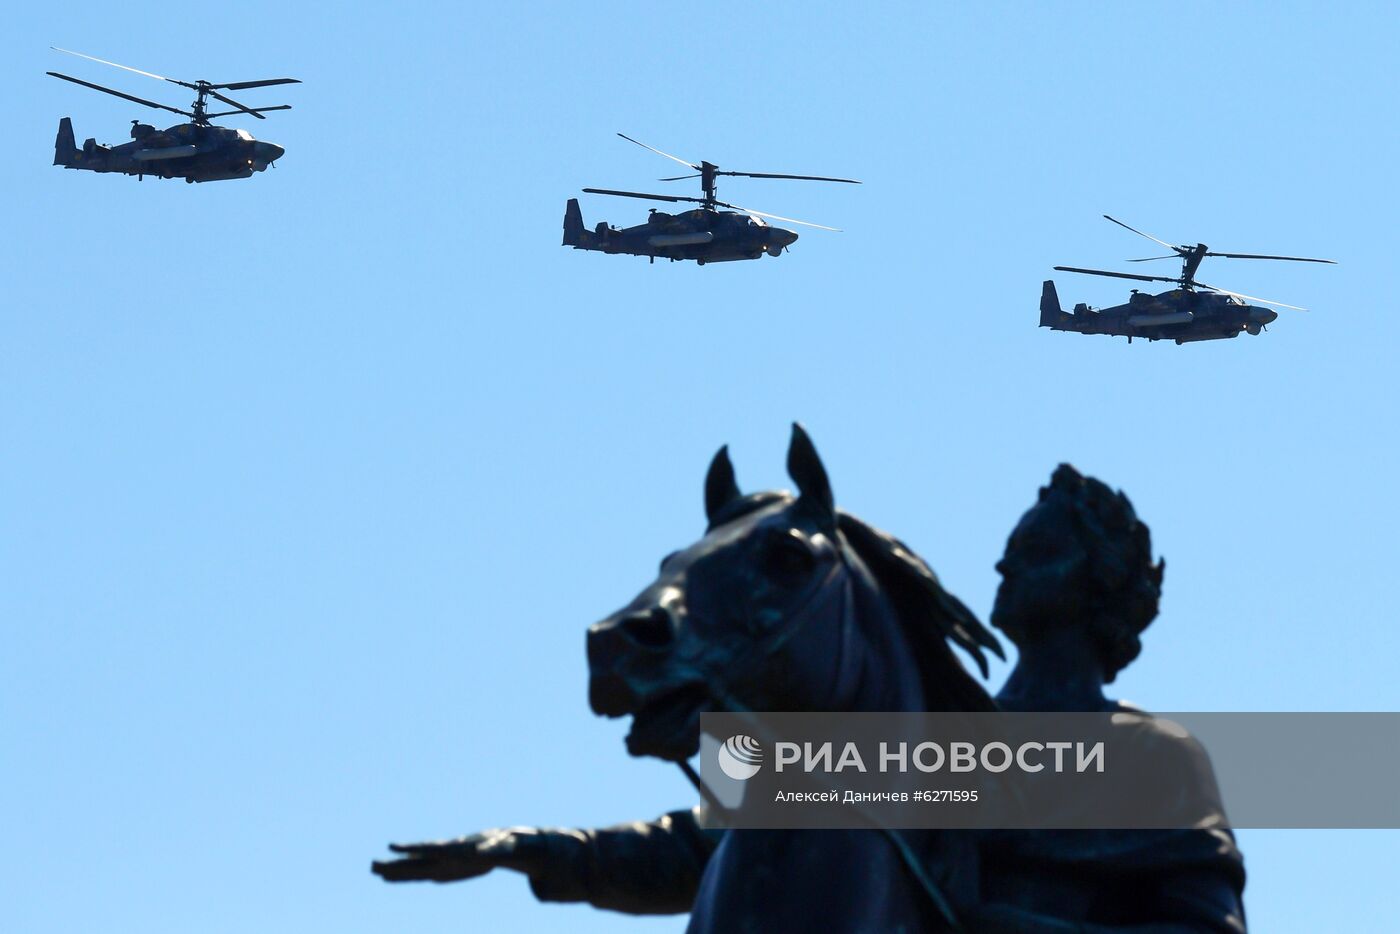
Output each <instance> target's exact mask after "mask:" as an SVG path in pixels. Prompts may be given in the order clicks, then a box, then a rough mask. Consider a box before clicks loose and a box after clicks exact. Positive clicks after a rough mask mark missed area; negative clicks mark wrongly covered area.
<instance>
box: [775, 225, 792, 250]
mask: <svg viewBox="0 0 1400 934" xmlns="http://www.w3.org/2000/svg"><path fill="white" fill-rule="evenodd" d="M773 239H774V240H776V241H777V242H778V245H779V246H789V245H791V244H793V243H796V242H797V234H796V233H794V232H793V231H791V230H784V229H783V228H781V227H774V228H773Z"/></svg>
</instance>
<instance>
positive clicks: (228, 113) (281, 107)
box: [205, 104, 292, 120]
mask: <svg viewBox="0 0 1400 934" xmlns="http://www.w3.org/2000/svg"><path fill="white" fill-rule="evenodd" d="M291 109H292V105H291V104H278V105H277V106H276V107H254V108H252V109H251V111H249V112H250V113H254V114H265V113H267V112H268V111H269V110H291ZM242 112H243V111H241V110H225V111H222V112H220V113H216V114H205V119H206V120H213V119H214V118H215V117H231V116H233V115H234V114H237V113H242Z"/></svg>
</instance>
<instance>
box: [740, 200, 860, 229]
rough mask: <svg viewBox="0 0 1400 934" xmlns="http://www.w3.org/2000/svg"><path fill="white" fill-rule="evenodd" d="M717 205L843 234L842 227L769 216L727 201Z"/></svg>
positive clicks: (774, 215) (793, 218)
mask: <svg viewBox="0 0 1400 934" xmlns="http://www.w3.org/2000/svg"><path fill="white" fill-rule="evenodd" d="M715 204H717V205H719V206H720V207H722V208H733V209H734V210H736V211H743V212H744V213H745V214H757V215H758V216H759V217H767V218H771V219H772V220H775V221H786V222H787V223H789V224H801V225H802V226H803V227H816V228H817V229H819V230H830V231H834V232H835V233H840V232H841V228H840V227H828V226H826V225H825V224H814V223H812V222H811V221H800V220H798V219H797V218H795V217H783V216H782V215H781V214H769V213H767V212H765V211H755V210H754V209H753V208H744V207H740V206H739V205H737V204H729V203H728V202H725V201H716V202H715Z"/></svg>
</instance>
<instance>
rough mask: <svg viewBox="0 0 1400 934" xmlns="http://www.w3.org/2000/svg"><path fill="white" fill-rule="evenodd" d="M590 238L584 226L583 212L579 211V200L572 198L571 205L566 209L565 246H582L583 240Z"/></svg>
mask: <svg viewBox="0 0 1400 934" xmlns="http://www.w3.org/2000/svg"><path fill="white" fill-rule="evenodd" d="M587 236H588V231H587V229H586V228H585V227H584V226H583V212H582V211H580V210H579V206H578V199H577V198H570V199H569V205H568V207H566V208H565V209H564V243H563V245H564V246H572V247H577V246H582V245H583V240H584V238H585V237H587Z"/></svg>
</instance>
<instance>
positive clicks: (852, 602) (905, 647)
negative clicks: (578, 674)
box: [588, 424, 1001, 761]
mask: <svg viewBox="0 0 1400 934" xmlns="http://www.w3.org/2000/svg"><path fill="white" fill-rule="evenodd" d="M787 468H788V473H789V475H790V476H791V477H792V479H793V480H794V481H795V482H796V484H797V489H798V492H797V494H796V495H794V494H791V493H785V492H762V493H752V494H749V495H744V494H742V493H741V492H740V490H739V486H738V484H737V482H736V481H735V476H734V468H733V465H732V464H731V463H730V460H729V454H728V450H727V449H726V448H720V450H719V452H718V453H717V454H716V455H715V457H714V459H713V461H711V463H710V469H709V473H708V475H707V477H706V479H705V513H706V516H707V518H708V522H709V525H708V528H707V530H706V533H705V536H704V537H703V538H701V539H700V540H699V541H698V542H696V543H694V544H693V545H691V546H690V547H688V548H685V549H682V550H680V551H677V552H674V553H673V554H671V555H669V556H668V557H667V558H666V559H665V560H664V561H662V562H661V568H660V573H659V574H658V576H657V578H656V580H655V581H653V582H652V584H651V585H650V586H648V587H647V588H646V589H645V590H643V591H642V592H641V593H640V594H638V596H637V598H636V599H635V600H633V601H632V602H631V603H629V604H628V605H627V606H626V607H624V608H623V609H621V610H619V611H618V612H617V613H614V614H613V615H611V616H609V617H608V618H607V619H605V620H603V621H602V622H600V623H597V624H596V625H594V626H593V627H592V628H591V629H590V630H589V632H588V664H589V672H590V680H589V700H590V703H591V704H592V707H593V709H594V711H595V712H597V713H599V714H603V715H606V716H610V717H620V716H625V715H627V714H631V715H632V717H633V725H632V729H631V732H630V734H629V735H628V738H627V745H628V750H629V751H630V752H631V753H632V754H633V755H652V756H657V757H659V758H663V759H670V760H673V761H681V760H684V759H686V758H688V757H690V756H691V755H693V754H694V753H695V752H696V750H697V748H698V744H699V715H700V714H701V713H702V712H704V711H706V710H719V711H735V712H738V711H743V710H789V711H797V710H811V711H823V710H830V711H838V710H840V711H847V710H849V711H859V710H869V711H896V710H959V711H961V710H972V711H977V710H992V709H994V705H993V703H992V701H991V699H990V698H989V697H988V696H987V694H986V692H985V691H984V690H983V689H982V688H981V686H980V685H979V684H978V683H977V682H976V681H974V680H973V679H972V678H971V677H970V676H969V675H968V673H967V672H966V671H965V670H964V669H963V667H962V666H961V665H960V664H959V663H958V661H957V659H956V657H955V656H954V655H953V652H952V650H951V649H950V648H949V642H950V641H951V642H952V643H954V644H956V645H958V646H959V647H961V648H962V649H964V650H966V651H967V652H968V653H969V654H970V655H971V656H972V658H973V659H974V660H975V661H976V663H977V665H978V667H979V668H980V669H981V670H982V672H983V675H984V676H985V674H986V670H987V669H986V666H987V662H986V657H985V655H984V654H983V650H984V649H986V650H990V651H992V652H995V653H996V654H997V655H1001V647H1000V645H999V644H998V643H997V640H996V637H995V636H993V635H992V634H991V632H989V631H988V630H987V629H986V628H985V627H984V626H983V625H982V624H981V623H980V622H978V620H977V619H976V617H974V616H973V615H972V612H971V611H970V610H968V609H967V607H966V606H964V605H963V604H962V603H961V602H960V601H959V600H958V599H957V598H956V597H954V596H953V595H952V594H950V593H948V592H947V591H946V590H944V589H943V587H942V585H941V584H940V583H939V581H938V577H937V576H936V575H935V574H934V573H933V571H932V570H931V569H930V568H929V566H928V565H927V564H926V563H925V562H924V561H923V560H922V559H920V558H919V557H918V556H917V555H915V554H914V553H913V552H912V551H911V550H910V549H909V548H908V547H906V546H905V545H904V544H903V543H902V542H900V541H899V540H898V539H896V538H894V537H892V536H890V535H887V534H885V533H884V532H880V531H878V530H876V529H874V528H872V527H871V526H869V525H867V524H865V523H864V522H862V521H861V520H859V519H857V518H856V517H855V516H852V515H850V514H849V513H846V512H843V511H841V510H838V509H837V508H836V504H835V499H834V498H833V496H832V492H831V484H830V481H829V480H828V478H827V473H826V468H825V467H824V466H823V465H822V462H821V458H820V457H819V456H818V455H817V451H816V448H815V447H814V446H813V444H812V441H811V439H810V438H809V437H808V436H807V433H806V432H805V431H804V430H803V429H802V427H801V426H800V425H796V424H794V425H793V430H792V440H791V443H790V445H789V448H788V456H787Z"/></svg>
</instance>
